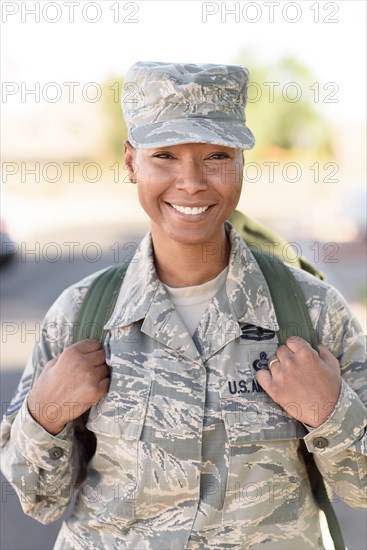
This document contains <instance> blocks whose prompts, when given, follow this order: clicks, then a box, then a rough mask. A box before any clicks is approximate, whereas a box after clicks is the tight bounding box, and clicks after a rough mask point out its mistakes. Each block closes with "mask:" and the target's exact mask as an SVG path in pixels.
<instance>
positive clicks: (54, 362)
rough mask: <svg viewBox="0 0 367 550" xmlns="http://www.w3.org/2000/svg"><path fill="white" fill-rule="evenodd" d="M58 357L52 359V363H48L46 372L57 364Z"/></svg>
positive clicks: (45, 367)
mask: <svg viewBox="0 0 367 550" xmlns="http://www.w3.org/2000/svg"><path fill="white" fill-rule="evenodd" d="M57 360H58V357H54V358H53V359H50V361H47V363H46V364H45V366H44V370H46V369H47V370H48V369H50V368H51V367H53V366H54V365H55V364H56V363H57Z"/></svg>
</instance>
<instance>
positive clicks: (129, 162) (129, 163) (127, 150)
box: [124, 140, 138, 183]
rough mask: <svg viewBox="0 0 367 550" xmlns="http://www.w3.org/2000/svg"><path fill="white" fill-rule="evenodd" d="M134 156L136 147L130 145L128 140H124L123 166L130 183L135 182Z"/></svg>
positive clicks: (135, 165)
mask: <svg viewBox="0 0 367 550" xmlns="http://www.w3.org/2000/svg"><path fill="white" fill-rule="evenodd" d="M135 157H136V149H135V147H133V146H132V145H131V143H130V142H129V141H127V140H126V141H124V160H125V168H126V170H127V173H128V175H129V179H130V181H131V183H137V178H136V174H137V171H138V170H137V164H136V162H135Z"/></svg>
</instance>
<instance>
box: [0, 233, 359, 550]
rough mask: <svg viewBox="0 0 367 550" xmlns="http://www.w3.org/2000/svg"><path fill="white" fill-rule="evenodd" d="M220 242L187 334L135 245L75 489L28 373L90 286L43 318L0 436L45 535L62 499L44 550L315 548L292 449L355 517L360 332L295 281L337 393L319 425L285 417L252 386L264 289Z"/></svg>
mask: <svg viewBox="0 0 367 550" xmlns="http://www.w3.org/2000/svg"><path fill="white" fill-rule="evenodd" d="M227 230H228V232H229V236H230V241H231V254H230V260H229V272H228V276H227V280H226V284H225V285H223V287H222V288H221V289H220V290H219V291H218V293H217V295H216V296H215V297H214V298H213V299H212V300H211V302H210V304H209V306H208V308H207V310H206V312H205V314H204V315H203V317H202V318H201V320H200V323H199V325H198V327H197V329H196V331H195V333H194V335H193V337H190V335H189V334H188V332H187V330H186V328H185V326H184V325H183V322H182V321H181V319H180V317H179V316H178V314H177V312H176V311H175V309H174V307H173V306H172V303H171V302H170V299H169V297H168V295H167V293H166V291H165V289H164V287H163V285H162V284H161V282H160V281H159V279H158V277H157V274H156V271H155V267H154V261H153V254H152V243H151V236H150V233H148V234H147V235H146V236H145V238H144V239H143V241H142V242H141V244H140V246H139V249H138V251H137V253H136V254H135V256H134V259H133V261H132V262H131V265H130V266H129V269H128V271H127V274H126V276H125V279H124V282H123V284H122V287H121V291H120V294H119V298H118V301H117V304H116V307H115V309H114V312H113V314H112V316H111V318H110V319H109V321H108V323H107V325H106V328H107V329H108V333H107V338H106V340H105V344H104V349H105V352H106V358H107V359H106V361H107V363H108V365H109V366H110V368H111V384H110V389H109V392H108V394H107V395H106V396H105V397H104V398H103V399H102V400H101V401H100V402H99V403H98V404H97V405H96V406H94V407H92V409H91V412H90V416H89V420H88V427H89V429H90V430H92V431H93V432H94V433H95V435H96V437H97V451H96V453H95V455H94V456H93V458H92V460H91V461H90V463H89V465H88V471H87V478H86V480H85V482H84V483H83V484H82V486H81V487H80V489H79V490H77V491H75V490H74V485H75V479H76V476H77V473H78V470H79V467H80V463H79V458H78V457H79V454H78V445H79V443H78V441H77V440H76V438H75V435H74V429H73V424H72V423H71V424H68V425H67V426H66V427H65V429H64V430H63V431H62V432H61V433H60V434H58V435H57V436H53V435H51V434H49V433H48V432H46V431H45V430H43V428H41V427H40V426H39V425H38V424H37V423H36V422H35V421H34V420H33V419H32V417H31V416H30V414H29V411H28V410H27V405H26V396H27V393H28V391H29V389H30V386H31V380H32V377H33V375H34V376H35V377H37V376H38V375H39V373H40V372H41V370H42V368H43V367H44V365H45V363H46V362H47V361H49V360H50V359H51V358H53V357H57V356H58V355H60V353H61V352H62V350H63V349H64V347H65V346H67V345H69V344H70V337H71V330H70V328H71V326H72V324H73V323H74V322H75V319H76V316H77V312H78V310H79V308H80V305H81V303H82V300H83V297H84V296H85V293H86V291H87V288H88V286H89V284H90V283H91V281H92V280H93V279H94V277H95V276H96V274H93V275H90V276H89V277H87V278H85V279H83V280H82V281H80V282H79V283H77V284H74V285H73V286H71V287H69V288H68V289H66V290H65V291H64V292H63V293H62V294H61V295H60V297H59V298H58V299H57V300H56V302H55V303H54V305H53V306H52V307H51V309H50V310H49V312H48V313H47V315H46V317H45V319H44V322H43V325H42V332H41V336H40V341H39V343H37V344H36V346H35V349H34V352H33V356H32V357H31V358H30V360H29V362H28V364H27V366H26V369H25V371H24V374H23V377H22V379H21V382H20V384H19V388H18V390H17V393H16V395H15V397H14V399H13V401H12V403H11V405H10V406H9V408H8V411H7V413H6V415H5V418H4V421H3V424H2V447H3V456H2V467H3V471H4V474H5V475H6V477H7V479H8V480H9V481H10V482H11V483H12V484H13V485H14V487H15V489H16V491H17V492H18V494H19V497H20V501H21V504H22V506H23V509H24V511H25V513H27V514H29V515H31V516H32V517H34V518H35V519H37V520H38V521H40V522H42V523H50V522H52V521H54V520H56V519H57V518H59V517H60V516H61V515H62V513H63V512H64V511H65V510H66V508H67V507H68V505H69V503H70V502H71V501H72V502H73V503H74V507H73V512H72V514H71V516H70V517H69V518H68V519H67V520H66V521H65V522H64V523H63V526H62V528H61V531H60V533H59V536H58V538H57V541H56V545H55V548H60V549H61V548H62V549H63V550H64V549H66V548H72V549H91V550H92V549H97V548H98V549H117V548H118V549H120V548H129V549H143V548H144V549H184V548H185V549H203V548H205V549H206V548H210V549H222V548H239V549H241V548H242V549H248V548H264V549H271V550H276V549H279V550H280V549H281V550H284V549H295V548H297V549H298V550H301V549H309V548H324V545H323V542H322V539H321V529H320V523H319V510H318V507H317V505H316V503H315V501H314V499H313V497H312V493H311V490H310V484H309V480H308V477H307V473H306V469H305V463H304V460H303V458H302V454H301V453H300V447H301V445H304V443H305V445H306V446H307V449H308V451H309V452H310V453H313V454H314V457H315V459H316V462H317V465H318V467H319V469H320V471H321V473H322V474H323V476H324V478H325V479H326V480H327V481H328V482H329V484H330V485H331V487H332V488H333V490H334V491H335V492H336V493H337V494H338V495H339V496H340V497H341V498H342V499H343V500H344V501H345V502H347V503H348V504H350V505H351V506H353V507H363V506H365V504H366V500H365V493H364V487H365V478H366V461H365V456H364V454H365V438H364V431H365V426H366V409H365V406H364V405H363V403H362V402H363V400H364V402H365V400H366V377H365V375H364V374H363V368H364V362H365V351H364V337H363V334H362V331H361V328H360V327H359V325H358V323H357V322H356V320H355V319H354V318H353V316H352V314H351V313H350V311H349V310H348V307H347V306H346V304H345V302H344V300H343V299H342V297H341V296H340V294H339V293H338V292H337V291H336V290H335V289H334V288H332V287H331V286H330V285H327V284H326V283H324V282H321V281H319V280H317V279H315V278H314V277H312V276H310V275H309V274H307V273H305V272H302V271H300V270H297V269H294V270H293V271H294V274H295V276H296V277H297V279H298V280H299V282H300V284H301V288H302V291H303V293H304V296H305V298H306V302H307V305H308V308H309V312H310V315H311V319H312V322H313V324H314V327H315V329H316V331H317V333H318V337H319V339H320V341H321V342H323V343H325V344H326V345H327V346H328V347H329V349H330V350H331V351H332V352H333V353H334V355H335V356H336V357H337V358H338V360H339V363H340V368H341V373H342V378H343V382H342V388H341V393H340V397H339V400H338V403H337V405H336V407H335V409H334V411H333V412H332V414H331V416H330V417H329V418H328V420H326V421H325V422H324V424H322V425H321V426H319V427H318V428H316V429H312V428H307V427H306V426H304V425H303V424H301V423H300V422H298V421H297V420H295V419H293V418H292V417H290V416H289V415H287V413H286V412H285V411H284V410H283V409H282V408H281V407H280V406H278V405H277V404H276V403H274V402H273V401H272V399H271V398H270V397H269V396H268V395H267V394H266V393H265V392H264V391H263V390H262V388H261V387H260V386H259V385H258V384H257V383H256V379H255V373H256V370H257V369H258V368H259V367H261V366H264V365H266V360H267V358H268V357H269V356H270V355H272V354H273V353H274V352H275V350H276V348H277V336H276V330H277V328H278V325H277V320H276V315H275V312H274V309H273V305H272V301H271V298H270V295H269V291H268V288H267V285H266V283H265V280H264V278H263V275H262V273H261V271H260V270H259V268H258V267H257V264H256V262H255V260H254V258H253V256H252V254H251V252H250V250H249V248H248V247H247V245H246V244H245V243H244V242H243V241H242V239H241V238H240V237H239V235H238V234H237V232H236V231H235V230H234V229H233V227H232V226H231V225H230V224H229V223H227ZM99 273H100V272H99ZM305 368H307V365H305ZM295 406H296V404H295ZM315 413H317V410H316V409H315Z"/></svg>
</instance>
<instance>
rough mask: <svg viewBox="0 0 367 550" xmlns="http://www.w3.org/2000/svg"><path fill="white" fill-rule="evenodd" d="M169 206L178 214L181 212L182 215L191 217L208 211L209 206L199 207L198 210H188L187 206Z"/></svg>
mask: <svg viewBox="0 0 367 550" xmlns="http://www.w3.org/2000/svg"><path fill="white" fill-rule="evenodd" d="M171 206H172V207H173V208H174V209H175V210H178V211H179V212H182V214H189V215H191V216H195V215H196V214H201V213H202V212H205V210H208V208H209V206H201V207H200V208H197V207H195V208H189V207H188V206H177V205H176V204H171Z"/></svg>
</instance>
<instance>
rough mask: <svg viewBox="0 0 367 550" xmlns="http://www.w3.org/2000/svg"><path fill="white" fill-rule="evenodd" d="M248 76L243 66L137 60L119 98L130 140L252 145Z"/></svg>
mask: <svg viewBox="0 0 367 550" xmlns="http://www.w3.org/2000/svg"><path fill="white" fill-rule="evenodd" d="M248 81H249V71H248V69H247V68H246V67H244V66H243V65H216V64H199V65H194V64H189V63H160V62H149V61H139V62H137V63H135V64H134V65H133V66H132V67H131V68H130V69H129V70H128V72H127V74H126V77H125V82H124V86H123V92H122V97H121V102H122V109H123V113H124V118H125V121H126V124H127V127H128V139H129V141H130V143H131V144H132V145H133V146H134V147H137V148H142V149H147V148H152V147H164V146H165V145H178V144H180V143H214V144H217V145H226V146H227V147H235V148H237V149H252V147H253V146H254V144H255V138H254V136H253V134H252V132H251V130H250V129H249V128H248V127H247V126H246V118H245V105H246V101H247V85H248Z"/></svg>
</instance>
